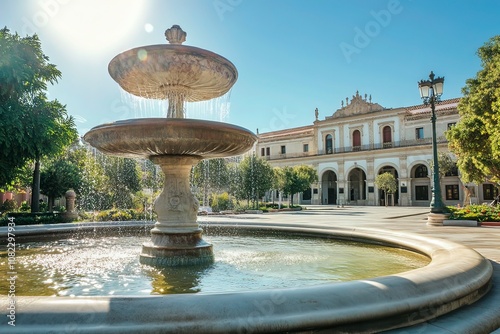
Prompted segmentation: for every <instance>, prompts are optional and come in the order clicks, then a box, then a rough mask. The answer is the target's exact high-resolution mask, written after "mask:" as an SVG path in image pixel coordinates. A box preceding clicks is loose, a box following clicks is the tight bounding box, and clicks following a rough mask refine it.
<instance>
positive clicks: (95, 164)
mask: <svg viewBox="0 0 500 334" xmlns="http://www.w3.org/2000/svg"><path fill="white" fill-rule="evenodd" d="M69 156H70V157H69V159H70V160H71V161H72V162H73V163H74V164H76V165H77V166H78V167H79V168H80V172H81V175H82V177H81V183H80V187H79V188H78V189H75V192H76V193H77V199H76V200H77V203H78V205H79V208H80V209H83V210H87V211H88V210H92V211H93V210H106V209H110V208H111V207H112V204H111V196H110V194H109V186H108V185H109V179H108V176H107V175H106V171H105V168H104V166H105V157H104V156H102V155H101V154H100V153H98V154H97V156H94V154H92V152H91V151H89V150H88V149H86V148H85V147H78V148H77V149H76V150H73V151H71V153H70V155H69ZM101 157H102V158H101Z"/></svg>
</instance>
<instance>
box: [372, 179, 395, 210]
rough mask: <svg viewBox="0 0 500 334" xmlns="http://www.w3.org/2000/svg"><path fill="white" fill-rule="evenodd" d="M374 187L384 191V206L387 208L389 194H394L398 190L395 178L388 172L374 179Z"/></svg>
mask: <svg viewBox="0 0 500 334" xmlns="http://www.w3.org/2000/svg"><path fill="white" fill-rule="evenodd" d="M375 186H376V187H377V188H378V189H380V190H382V191H384V196H385V206H387V204H388V202H389V200H388V197H389V194H394V193H395V192H396V190H397V189H398V185H397V182H396V178H395V177H394V175H392V174H391V173H389V172H386V173H382V174H379V175H377V177H376V178H375Z"/></svg>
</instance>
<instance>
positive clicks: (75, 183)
mask: <svg viewBox="0 0 500 334" xmlns="http://www.w3.org/2000/svg"><path fill="white" fill-rule="evenodd" d="M80 184H81V173H80V170H79V168H78V166H77V165H75V164H74V163H73V162H71V161H69V160H67V159H56V160H54V161H51V162H50V163H49V164H48V165H46V166H44V168H42V171H41V173H40V190H41V192H42V194H44V195H46V196H47V197H48V198H49V203H48V204H49V211H50V210H52V208H53V206H54V200H55V198H57V197H61V196H63V195H64V194H65V193H66V191H67V190H69V189H79V188H80Z"/></svg>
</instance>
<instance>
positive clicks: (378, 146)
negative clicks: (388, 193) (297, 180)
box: [262, 136, 448, 160]
mask: <svg viewBox="0 0 500 334" xmlns="http://www.w3.org/2000/svg"><path fill="white" fill-rule="evenodd" d="M447 142H448V141H447V140H446V137H444V136H443V137H438V139H437V143H438V144H444V143H447ZM429 145H432V138H422V139H413V140H401V141H393V142H386V143H375V144H369V145H361V146H345V147H335V148H333V150H332V149H331V148H329V149H328V151H326V150H318V152H317V153H315V152H299V153H293V152H292V153H286V154H276V155H266V156H263V157H262V158H264V159H266V160H282V159H293V158H303V157H311V156H321V155H330V154H331V155H335V154H338V153H356V152H363V151H374V150H389V149H397V148H400V147H415V146H429Z"/></svg>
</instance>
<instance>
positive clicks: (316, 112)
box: [314, 108, 319, 120]
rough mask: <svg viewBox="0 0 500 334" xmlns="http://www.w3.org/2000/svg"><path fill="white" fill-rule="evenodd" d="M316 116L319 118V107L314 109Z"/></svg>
mask: <svg viewBox="0 0 500 334" xmlns="http://www.w3.org/2000/svg"><path fill="white" fill-rule="evenodd" d="M314 116H316V120H318V116H319V111H318V108H316V109H315V110H314Z"/></svg>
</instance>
